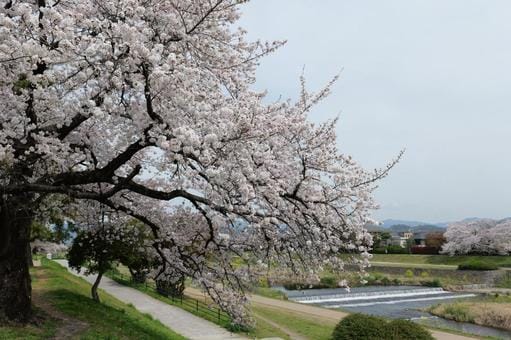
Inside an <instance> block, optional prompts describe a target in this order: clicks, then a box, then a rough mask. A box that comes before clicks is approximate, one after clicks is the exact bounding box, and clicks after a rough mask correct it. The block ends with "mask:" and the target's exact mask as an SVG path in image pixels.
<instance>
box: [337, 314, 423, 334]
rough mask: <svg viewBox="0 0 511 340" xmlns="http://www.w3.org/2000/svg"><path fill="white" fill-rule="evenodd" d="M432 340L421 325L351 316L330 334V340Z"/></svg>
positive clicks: (404, 321) (360, 315)
mask: <svg viewBox="0 0 511 340" xmlns="http://www.w3.org/2000/svg"><path fill="white" fill-rule="evenodd" d="M358 339H364V340H366V339H367V340H432V339H433V337H432V336H431V334H429V332H428V331H427V330H425V329H424V328H423V327H422V326H421V325H419V324H416V323H413V322H411V321H406V320H394V321H392V322H387V321H386V320H385V319H383V318H379V317H375V316H369V315H364V314H351V315H349V316H347V317H345V318H344V319H342V320H341V321H340V322H339V323H338V324H337V326H336V327H335V329H334V332H333V333H332V340H358Z"/></svg>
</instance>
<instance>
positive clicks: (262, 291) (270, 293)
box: [254, 287, 287, 300]
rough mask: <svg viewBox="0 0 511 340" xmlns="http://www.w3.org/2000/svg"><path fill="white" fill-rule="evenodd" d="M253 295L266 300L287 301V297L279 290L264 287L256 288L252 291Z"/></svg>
mask: <svg viewBox="0 0 511 340" xmlns="http://www.w3.org/2000/svg"><path fill="white" fill-rule="evenodd" d="M254 294H257V295H261V296H264V297H267V298H271V299H276V300H287V295H286V294H284V293H283V292H281V291H280V290H277V289H273V288H266V287H257V288H255V290H254Z"/></svg>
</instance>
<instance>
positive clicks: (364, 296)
mask: <svg viewBox="0 0 511 340" xmlns="http://www.w3.org/2000/svg"><path fill="white" fill-rule="evenodd" d="M448 293H449V292H447V291H445V290H444V289H443V288H436V287H435V288H417V289H396V290H384V291H369V292H345V293H340V294H321V295H304V296H294V297H291V296H290V297H289V299H290V300H293V301H296V302H300V303H324V302H340V301H356V300H368V299H382V298H400V297H413V296H419V295H438V294H448Z"/></svg>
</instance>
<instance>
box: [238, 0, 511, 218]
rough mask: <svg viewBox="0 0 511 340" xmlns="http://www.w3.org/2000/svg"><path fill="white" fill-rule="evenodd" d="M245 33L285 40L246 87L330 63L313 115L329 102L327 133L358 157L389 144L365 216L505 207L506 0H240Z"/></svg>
mask: <svg viewBox="0 0 511 340" xmlns="http://www.w3.org/2000/svg"><path fill="white" fill-rule="evenodd" d="M242 12H243V16H242V19H241V21H240V26H241V27H243V28H245V29H247V31H248V38H249V39H250V40H255V39H262V40H287V44H286V45H285V46H284V47H282V48H281V49H279V50H278V51H277V52H275V53H274V54H272V55H269V56H267V57H266V58H264V59H263V60H262V61H261V65H260V67H259V69H258V72H257V82H256V84H255V85H254V88H255V89H258V90H268V99H269V100H276V99H278V98H279V97H283V98H293V99H295V98H297V96H298V87H299V82H298V78H299V76H300V74H301V73H302V70H305V71H304V72H305V76H306V78H307V83H308V85H309V88H310V89H311V90H315V89H319V88H321V87H322V86H323V85H324V84H326V82H327V81H329V80H330V79H331V78H332V77H333V76H334V75H336V74H338V73H340V75H341V77H340V80H339V81H338V82H337V84H336V85H335V86H334V88H333V93H332V94H331V96H330V97H329V98H328V99H326V100H325V101H324V102H323V103H322V104H321V105H319V106H317V107H316V108H315V109H314V111H313V112H312V113H311V116H310V118H311V119H312V120H313V121H314V122H321V121H325V120H327V119H330V118H334V117H336V116H337V115H339V114H340V122H339V124H338V126H337V134H338V144H339V148H340V150H341V151H342V152H343V153H347V154H350V155H352V156H353V157H354V158H355V159H356V160H357V161H358V162H359V163H360V164H361V165H363V166H364V167H366V168H368V169H374V168H377V167H382V166H384V165H385V164H386V163H387V162H389V161H390V160H392V158H394V157H395V156H396V155H397V154H398V153H399V151H400V150H402V149H406V152H405V155H404V157H403V159H402V160H401V161H400V163H399V164H398V165H397V166H396V167H395V168H394V169H393V170H392V172H391V174H390V175H389V177H387V178H386V179H384V180H383V181H381V182H380V184H379V188H378V189H377V191H376V192H375V197H376V200H377V202H378V203H379V204H380V206H381V208H380V209H379V210H378V211H376V212H375V214H374V217H375V218H376V219H380V220H382V219H386V218H395V219H412V220H421V221H426V222H445V221H455V220H460V219H463V218H466V217H476V216H477V217H489V218H502V217H506V216H511V43H510V42H511V20H509V16H510V15H511V2H510V1H508V0H502V1H496V0H479V1H471V0H423V1H419V0H386V1H381V0H373V1H369V0H358V1H353V0H351V1H348V0H271V1H270V0H252V1H251V2H249V3H248V4H245V5H243V6H242Z"/></svg>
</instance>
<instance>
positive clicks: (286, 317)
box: [252, 305, 335, 340]
mask: <svg viewBox="0 0 511 340" xmlns="http://www.w3.org/2000/svg"><path fill="white" fill-rule="evenodd" d="M252 309H253V311H254V312H255V313H256V315H261V316H262V317H264V318H266V319H269V320H271V321H272V322H274V323H276V324H278V325H279V326H282V327H283V328H285V329H289V330H291V331H293V332H295V333H298V334H300V335H302V336H304V337H307V338H309V339H315V340H329V339H331V336H332V332H333V330H334V328H335V323H334V322H330V321H326V320H322V319H320V318H311V317H305V316H303V315H302V314H299V313H293V312H291V311H288V310H279V309H275V308H271V307H263V306H260V305H259V306H255V307H252Z"/></svg>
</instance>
